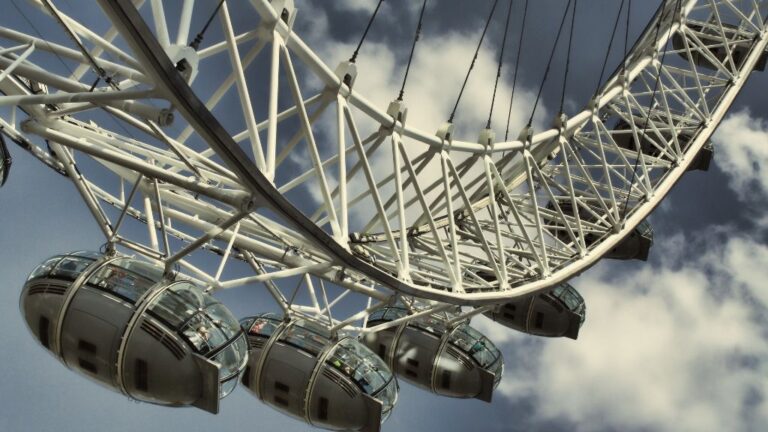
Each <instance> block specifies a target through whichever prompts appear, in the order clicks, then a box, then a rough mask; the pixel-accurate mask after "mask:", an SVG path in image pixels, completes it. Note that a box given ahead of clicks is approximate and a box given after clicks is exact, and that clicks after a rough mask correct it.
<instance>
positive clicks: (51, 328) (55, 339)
mask: <svg viewBox="0 0 768 432" xmlns="http://www.w3.org/2000/svg"><path fill="white" fill-rule="evenodd" d="M20 306H21V312H22V314H23V316H24V318H25V320H26V322H27V325H28V326H29V328H30V330H31V331H32V333H33V334H34V336H35V337H36V338H37V340H38V341H39V342H40V343H41V344H42V345H43V346H44V347H45V348H46V349H48V350H49V351H50V352H51V353H52V354H53V355H54V356H55V357H57V358H58V359H59V360H60V361H62V362H63V363H64V364H65V365H67V366H68V367H69V368H70V369H74V370H76V371H78V372H80V373H82V374H83V375H85V376H86V377H88V378H90V379H92V380H94V381H96V382H99V383H101V384H103V385H105V386H107V387H109V388H111V389H114V390H117V391H119V392H122V393H123V394H125V395H127V396H129V397H131V398H133V399H136V400H139V401H144V402H149V403H154V404H158V405H167V406H195V407H198V408H201V409H203V410H206V411H208V412H211V413H216V412H218V410H219V399H220V398H223V397H225V396H226V395H227V394H229V393H230V392H231V391H232V390H233V389H234V388H235V386H236V385H237V378H238V376H239V375H240V372H241V371H242V370H243V368H245V364H246V361H247V355H248V353H247V342H246V338H245V335H244V333H243V331H242V330H241V329H240V326H239V324H238V322H237V319H235V318H234V317H233V316H232V314H231V313H230V312H229V311H228V310H227V309H226V308H225V307H224V306H223V305H222V304H221V303H219V302H218V301H217V300H216V299H215V298H213V297H212V296H210V295H208V294H206V293H204V292H203V291H202V290H201V289H200V288H198V287H197V286H195V285H193V284H192V283H189V282H186V281H177V282H174V281H168V280H164V279H163V270H162V269H161V268H158V267H155V266H153V265H150V264H147V263H145V262H142V261H139V260H136V259H133V258H128V257H122V256H104V255H101V254H98V253H95V252H74V253H70V254H67V255H59V256H55V257H53V258H50V259H48V260H47V261H45V262H44V263H43V264H41V265H40V266H38V267H37V268H36V269H35V270H34V271H33V272H32V274H31V275H30V276H29V279H28V280H27V282H26V284H25V285H24V290H23V292H22V295H21V305H20Z"/></svg>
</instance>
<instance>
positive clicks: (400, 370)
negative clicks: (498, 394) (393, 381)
mask: <svg viewBox="0 0 768 432" xmlns="http://www.w3.org/2000/svg"><path fill="white" fill-rule="evenodd" d="M407 314H408V312H407V311H406V310H405V309H403V308H400V307H387V308H383V309H379V310H377V311H375V312H373V313H372V314H371V315H370V316H369V317H368V326H369V327H373V326H376V325H378V324H382V323H385V322H389V321H394V320H396V319H398V318H402V317H404V316H406V315H407ZM361 340H362V341H363V343H364V344H365V345H366V346H367V347H368V348H370V349H371V350H373V351H374V352H376V353H377V354H378V355H379V357H381V358H383V359H385V360H386V361H387V363H388V364H389V365H390V368H392V370H393V371H394V372H395V373H396V374H397V375H398V377H400V378H402V379H404V380H406V381H409V382H411V383H413V384H414V385H416V386H418V387H421V388H423V389H426V390H428V391H430V392H433V393H435V394H439V395H442V396H448V397H456V398H476V399H480V400H483V401H486V402H490V401H491V398H492V395H493V390H494V389H495V388H496V386H497V385H498V383H499V381H500V380H501V377H502V374H503V368H504V362H503V358H502V356H501V352H500V351H499V350H498V349H497V348H496V346H495V345H494V344H493V342H491V341H490V340H489V339H488V338H487V337H485V336H484V335H482V334H481V333H480V332H478V331H477V330H475V329H474V328H472V327H470V326H469V325H467V324H460V325H458V326H455V327H453V328H449V327H447V326H446V324H445V321H444V320H442V319H440V318H439V317H434V316H428V317H424V318H419V319H416V320H413V321H411V322H410V323H404V324H402V325H400V326H399V327H393V328H388V329H385V330H381V331H377V332H371V333H366V334H364V335H363V336H362V337H361Z"/></svg>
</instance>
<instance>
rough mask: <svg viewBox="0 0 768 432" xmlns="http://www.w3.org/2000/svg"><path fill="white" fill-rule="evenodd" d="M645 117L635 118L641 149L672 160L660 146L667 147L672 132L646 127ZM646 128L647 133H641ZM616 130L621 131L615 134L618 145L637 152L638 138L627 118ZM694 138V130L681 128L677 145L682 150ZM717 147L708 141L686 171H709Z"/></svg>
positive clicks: (649, 153)
mask: <svg viewBox="0 0 768 432" xmlns="http://www.w3.org/2000/svg"><path fill="white" fill-rule="evenodd" d="M645 124H646V123H645V120H644V119H635V125H636V127H637V128H638V129H639V131H640V132H638V137H639V139H640V142H641V145H640V151H641V152H642V153H643V154H644V155H646V156H651V157H655V158H662V159H665V160H667V161H670V162H671V158H670V157H668V155H667V154H666V153H664V152H662V150H661V148H660V147H666V146H667V143H670V142H672V136H673V135H672V134H671V133H670V132H669V131H668V130H661V131H658V132H657V131H654V130H652V129H650V128H648V129H645V126H644V125H645ZM644 129H645V133H644V134H643V133H641V132H642V131H643V130H644ZM614 130H616V131H620V133H616V134H614V135H613V140H614V141H615V142H616V145H617V146H619V147H621V148H623V149H626V150H630V151H633V152H637V140H636V139H635V135H634V134H633V133H632V126H631V125H630V124H629V123H628V122H627V121H626V120H620V121H619V122H618V123H617V124H616V126H615V127H614ZM692 139H693V132H692V131H690V130H685V129H683V130H681V131H678V133H677V145H678V146H679V147H680V149H682V150H686V149H687V148H688V146H689V145H690V143H691V140H692ZM714 150H715V148H714V146H713V145H712V142H711V141H707V142H706V143H705V144H704V145H703V146H702V148H701V150H699V152H698V153H697V154H696V156H694V158H693V160H692V161H691V163H690V164H689V165H688V168H687V169H686V171H695V170H698V171H707V170H708V169H709V164H710V163H711V162H712V159H713V158H714V154H715V151H714Z"/></svg>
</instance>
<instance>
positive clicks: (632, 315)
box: [482, 232, 768, 431]
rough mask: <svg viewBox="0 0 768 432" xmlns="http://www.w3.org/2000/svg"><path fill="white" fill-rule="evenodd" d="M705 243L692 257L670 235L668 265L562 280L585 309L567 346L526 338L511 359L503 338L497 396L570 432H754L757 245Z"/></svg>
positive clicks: (766, 410) (765, 346)
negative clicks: (503, 366) (574, 431)
mask: <svg viewBox="0 0 768 432" xmlns="http://www.w3.org/2000/svg"><path fill="white" fill-rule="evenodd" d="M712 237H713V238H712V239H711V241H709V242H707V243H706V246H707V247H705V248H696V249H694V248H691V247H690V242H686V239H685V238H683V237H682V236H675V237H673V238H672V239H671V241H670V242H663V243H669V244H662V245H661V246H662V247H661V249H662V251H663V252H665V256H669V257H670V259H669V260H667V261H665V262H664V263H663V264H661V265H659V266H648V265H646V266H644V267H643V269H640V270H631V271H628V272H626V273H624V274H621V275H610V274H608V273H606V271H605V270H604V269H605V267H598V268H596V269H595V270H593V271H592V272H590V273H587V274H586V275H584V276H582V277H581V278H579V279H576V280H574V281H573V283H574V285H575V286H576V287H577V288H580V289H581V291H582V293H583V294H584V297H585V299H586V301H587V305H588V309H587V311H588V313H587V321H586V323H585V326H584V328H583V329H582V332H581V333H580V338H579V340H578V341H569V340H549V339H548V340H537V341H533V342H530V338H527V339H525V340H523V342H526V341H529V343H528V345H529V346H528V347H527V348H529V349H524V350H520V343H519V342H520V339H519V338H515V339H516V340H515V341H514V342H518V343H516V344H514V345H506V348H505V351H507V352H510V351H511V352H512V353H511V354H509V355H510V356H512V357H513V358H512V359H510V361H508V365H509V366H510V367H509V369H508V371H507V375H506V377H505V379H504V381H503V382H502V385H501V387H500V392H501V393H502V394H504V395H506V396H508V397H512V398H533V399H534V401H535V406H536V407H537V408H536V413H535V415H536V416H537V417H539V418H543V419H561V420H567V421H570V422H573V423H574V424H576V425H578V429H579V430H596V429H612V430H615V429H618V430H627V429H629V430H648V429H652V430H695V431H710V430H711V431H720V430H754V428H755V427H757V425H760V424H766V422H768V404H766V402H765V401H764V400H763V398H764V397H765V396H766V392H768V381H767V380H766V378H765V377H766V374H767V373H768V339H766V328H765V327H764V326H762V325H761V324H759V320H758V319H756V317H758V316H759V315H760V314H762V313H764V312H765V310H766V307H767V306H768V293H766V292H765V291H766V290H765V283H764V281H765V280H766V278H767V277H768V270H766V269H768V246H766V245H764V244H761V243H759V242H757V241H755V240H752V239H750V238H746V237H741V236H737V235H734V234H732V233H727V232H724V233H723V234H722V235H719V234H718V235H714V236H712ZM686 245H688V246H687V247H686ZM657 250H658V249H657ZM695 251H704V252H703V253H700V254H696V252H695ZM751 298H756V299H758V300H759V302H758V303H755V302H753V301H751V300H750V299H751ZM482 326H483V327H484V328H488V327H489V326H491V325H489V324H488V323H485V324H482ZM494 333H497V332H495V331H494ZM515 364H523V365H525V366H527V367H531V368H532V370H528V369H527V368H526V367H522V368H516V367H515V366H514V365H515Z"/></svg>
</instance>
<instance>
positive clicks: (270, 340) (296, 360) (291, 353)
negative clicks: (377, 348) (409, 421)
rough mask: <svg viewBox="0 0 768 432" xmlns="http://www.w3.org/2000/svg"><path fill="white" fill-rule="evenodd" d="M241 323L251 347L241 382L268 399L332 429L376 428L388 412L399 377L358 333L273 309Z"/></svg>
mask: <svg viewBox="0 0 768 432" xmlns="http://www.w3.org/2000/svg"><path fill="white" fill-rule="evenodd" d="M241 325H242V326H243V328H244V329H247V330H248V342H249V344H250V347H251V352H250V359H249V361H248V366H247V367H246V370H245V373H244V374H243V385H244V386H245V387H246V388H248V389H249V390H250V391H251V392H252V393H254V394H255V395H256V396H257V397H258V398H259V399H261V400H262V401H264V402H266V403H267V404H269V405H271V406H273V407H275V408H277V409H278V410H280V411H282V412H284V413H286V414H288V415H291V416H293V417H296V418H298V419H300V420H303V421H306V422H307V423H309V424H311V425H313V426H316V427H322V428H326V429H331V430H359V431H368V432H373V431H378V430H379V429H380V427H381V423H382V422H383V421H384V420H386V419H387V417H389V414H390V413H391V412H392V408H393V407H394V406H395V403H396V402H397V392H398V387H397V382H396V380H395V379H394V377H393V376H392V373H391V372H390V370H389V368H388V367H387V366H386V365H385V364H384V362H383V361H382V360H381V359H380V358H379V357H377V356H376V354H374V353H373V352H371V350H369V349H368V348H366V347H365V346H363V345H362V344H361V343H360V342H358V341H357V339H354V338H350V337H342V338H334V337H332V335H331V333H330V332H329V331H328V329H326V328H325V327H323V326H321V325H319V324H317V323H314V322H311V321H308V320H303V319H294V320H292V321H285V320H282V319H280V318H278V317H276V316H275V315H273V314H262V315H258V316H255V317H251V318H245V319H243V320H242V321H241Z"/></svg>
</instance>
